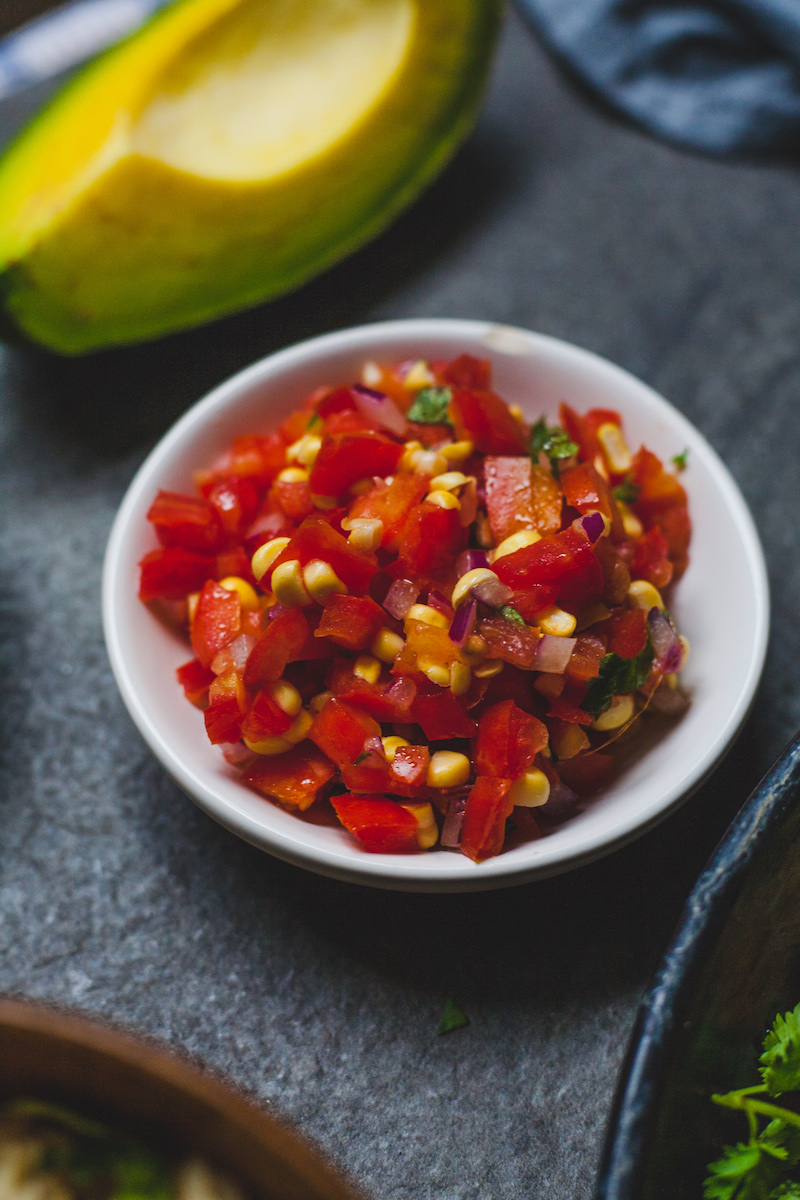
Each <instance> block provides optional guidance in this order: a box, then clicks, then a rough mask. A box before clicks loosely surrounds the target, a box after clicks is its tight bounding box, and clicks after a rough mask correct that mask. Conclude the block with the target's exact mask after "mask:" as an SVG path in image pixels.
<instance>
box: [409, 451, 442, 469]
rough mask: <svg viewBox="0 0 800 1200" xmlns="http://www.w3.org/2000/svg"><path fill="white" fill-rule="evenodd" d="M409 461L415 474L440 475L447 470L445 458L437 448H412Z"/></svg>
mask: <svg viewBox="0 0 800 1200" xmlns="http://www.w3.org/2000/svg"><path fill="white" fill-rule="evenodd" d="M409 461H410V463H411V468H410V469H411V470H412V471H413V472H414V474H415V475H441V474H442V473H443V472H444V471H446V470H447V459H446V458H444V457H443V456H442V455H441V454H440V453H439V451H438V450H423V449H422V448H420V449H419V450H412V452H411V454H410V455H409Z"/></svg>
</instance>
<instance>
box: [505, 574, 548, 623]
mask: <svg viewBox="0 0 800 1200" xmlns="http://www.w3.org/2000/svg"><path fill="white" fill-rule="evenodd" d="M555 602H556V589H555V587H554V586H553V585H552V584H550V583H534V585H533V586H532V587H529V588H522V589H521V590H520V591H515V592H514V596H513V598H512V600H511V604H512V607H513V608H515V609H516V610H517V612H518V613H519V615H520V616H521V617H523V618H524V620H526V621H533V620H534V619H535V618H536V617H537V616H538V615H539V613H542V612H544V610H545V609H546V608H550V606H551V605H552V604H555Z"/></svg>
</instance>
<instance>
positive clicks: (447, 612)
mask: <svg viewBox="0 0 800 1200" xmlns="http://www.w3.org/2000/svg"><path fill="white" fill-rule="evenodd" d="M428 607H429V608H435V609H436V611H437V612H440V613H443V614H444V616H446V617H452V615H453V606H452V604H451V603H450V601H449V600H448V599H447V597H446V596H443V595H442V593H441V592H440V591H439V590H438V588H431V590H430V591H429V592H428Z"/></svg>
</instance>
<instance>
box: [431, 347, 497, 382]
mask: <svg viewBox="0 0 800 1200" xmlns="http://www.w3.org/2000/svg"><path fill="white" fill-rule="evenodd" d="M437 375H438V377H439V379H440V380H441V382H442V383H450V384H456V385H457V386H458V387H465V388H480V389H481V390H482V391H485V390H486V389H487V388H488V387H489V385H490V384H491V382H492V364H491V363H490V361H489V359H488V358H474V357H473V355H471V354H459V356H458V358H454V359H451V361H450V362H448V363H445V364H444V365H443V366H442V367H440V368H439V369H438V371H437Z"/></svg>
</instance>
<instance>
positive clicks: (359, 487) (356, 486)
mask: <svg viewBox="0 0 800 1200" xmlns="http://www.w3.org/2000/svg"><path fill="white" fill-rule="evenodd" d="M371 487H372V478H371V477H367V478H365V479H357V480H356V481H355V483H351V484H350V489H349V490H350V495H351V496H363V495H364V493H365V492H368V491H369V490H370V489H371ZM331 507H332V508H335V507H336V505H335V504H333V505H332V506H331Z"/></svg>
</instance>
